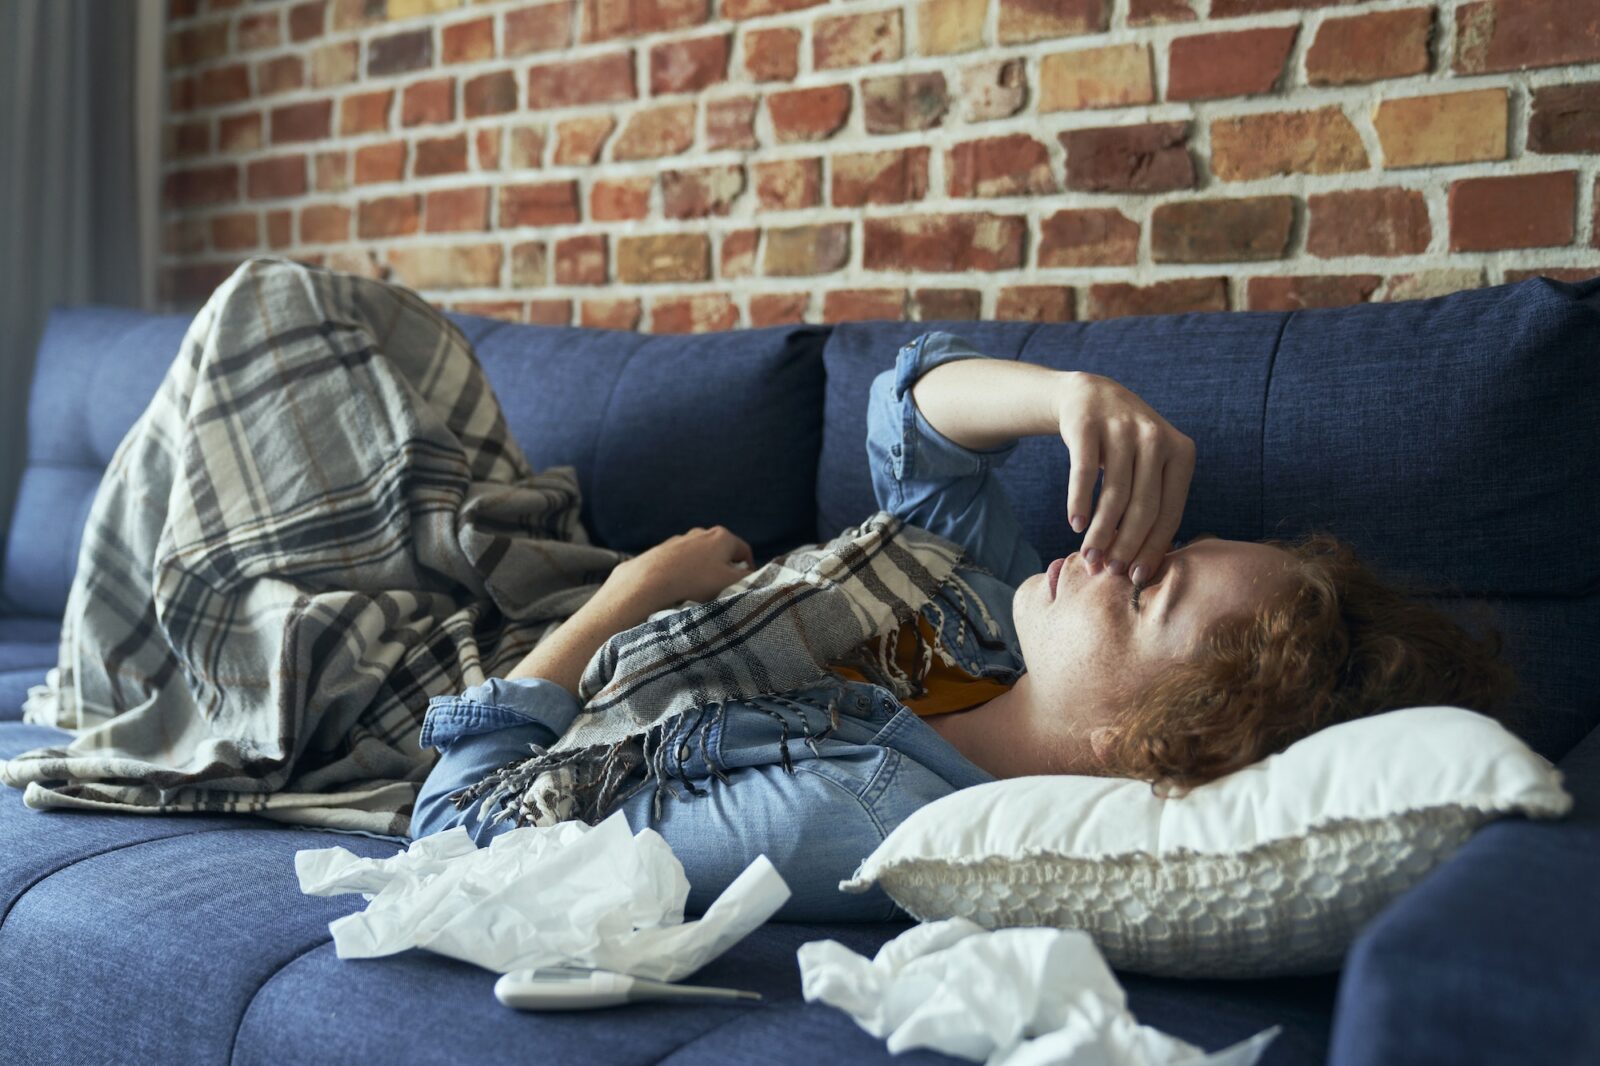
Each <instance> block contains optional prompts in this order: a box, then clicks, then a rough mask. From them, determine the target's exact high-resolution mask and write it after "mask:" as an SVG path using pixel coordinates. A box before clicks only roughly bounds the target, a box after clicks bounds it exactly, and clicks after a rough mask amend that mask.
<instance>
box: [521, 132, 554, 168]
mask: <svg viewBox="0 0 1600 1066" xmlns="http://www.w3.org/2000/svg"><path fill="white" fill-rule="evenodd" d="M549 137H550V130H549V127H547V126H515V127H513V128H512V130H511V168H512V169H513V170H537V169H538V168H540V167H542V166H544V146H545V142H546V141H547V140H549ZM557 162H559V160H557Z"/></svg>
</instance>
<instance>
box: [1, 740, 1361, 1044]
mask: <svg viewBox="0 0 1600 1066" xmlns="http://www.w3.org/2000/svg"><path fill="white" fill-rule="evenodd" d="M67 737H68V734H67V733H66V732H64V731H62V730H57V729H51V728H48V727H44V726H33V725H24V724H21V723H16V722H8V723H0V758H9V757H10V756H12V755H15V754H17V753H19V752H22V751H26V750H28V749H30V748H34V747H39V746H41V745H44V744H49V743H61V742H63V741H64V740H65V739H67ZM333 845H338V846H340V847H346V848H349V849H350V850H351V851H354V852H355V853H357V854H359V855H364V856H370V857H384V856H388V855H392V854H394V853H395V852H396V851H398V850H399V847H400V845H399V844H398V843H395V842H392V841H389V840H384V839H377V838H372V837H365V836H359V835H353V834H346V833H340V834H333V833H324V832H317V831H315V830H309V829H303V828H295V827H289V826H283V825H277V824H274V823H271V822H268V821H266V820H265V819H261V818H258V817H256V816H253V815H249V816H242V815H179V816H145V817H141V816H132V815H124V814H100V813H98V812H93V811H35V810H30V809H29V808H27V807H25V806H24V805H23V803H22V793H21V791H20V790H17V789H11V788H4V787H0V855H4V856H6V862H4V863H0V958H5V959H7V960H11V963H10V964H8V965H6V966H0V1017H3V1018H7V1019H10V1020H11V1028H10V1029H8V1030H7V1033H6V1036H7V1041H6V1044H7V1046H11V1047H26V1048H27V1049H28V1061H29V1062H30V1063H31V1064H35V1066H46V1064H53V1063H63V1064H65V1063H77V1062H84V1061H135V1060H138V1061H144V1060H149V1061H155V1060H157V1059H159V1060H161V1061H175V1062H177V1061H182V1062H233V1063H236V1064H245V1063H269V1062H270V1063H278V1062H325V1063H351V1064H356V1063H364V1062H375V1061H391V1062H406V1063H434V1062H437V1063H441V1064H442V1063H455V1062H463V1061H472V1062H483V1063H494V1062H506V1063H512V1062H524V1061H527V1059H528V1057H529V1055H530V1053H531V1051H530V1049H538V1057H539V1058H540V1059H541V1061H544V1060H548V1061H552V1062H563V1061H573V1062H575V1061H585V1062H637V1063H656V1062H672V1063H680V1064H682V1066H689V1064H690V1063H693V1064H694V1066H707V1064H713V1063H733V1062H748V1061H751V1058H752V1056H756V1057H759V1058H761V1059H762V1061H765V1062H771V1063H774V1064H776V1063H791V1062H792V1063H810V1062H818V1061H838V1062H859V1063H884V1064H886V1066H887V1064H890V1063H893V1064H895V1066H902V1064H905V1063H934V1062H939V1063H955V1062H959V1061H960V1060H957V1059H952V1058H948V1057H945V1056H941V1055H935V1054H932V1053H928V1052H916V1053H912V1054H910V1055H901V1056H891V1055H889V1053H888V1050H887V1048H886V1047H885V1045H884V1044H883V1042H882V1041H879V1040H875V1039H873V1038H871V1037H869V1036H868V1035H867V1034H866V1033H864V1032H863V1031H861V1030H860V1029H859V1028H858V1027H857V1026H856V1024H855V1023H854V1022H853V1021H852V1020H851V1019H850V1018H849V1016H848V1015H846V1014H844V1013H843V1012H842V1011H838V1010H835V1009H833V1008H831V1007H827V1006H824V1005H822V1004H807V1003H805V1002H804V1001H803V1000H802V997H801V994H800V975H799V967H798V964H797V963H796V961H795V951H796V950H797V949H798V948H799V946H800V944H802V943H804V942H806V941H808V940H816V939H823V938H832V939H835V940H839V941H840V942H841V943H844V944H845V945H846V946H848V947H850V948H851V949H852V950H855V951H859V952H862V953H865V954H869V955H870V954H872V953H873V952H875V951H876V950H877V948H878V947H879V946H881V945H882V944H883V943H884V942H886V941H888V940H889V939H891V938H893V937H894V936H897V935H898V934H900V933H901V932H903V931H904V930H905V929H906V923H903V922H899V923H884V924H880V925H810V924H800V923H796V924H789V923H769V924H767V925H765V926H763V927H762V928H760V929H758V930H756V932H755V933H753V934H751V935H750V936H749V937H747V938H746V939H745V940H743V941H741V942H740V943H739V944H737V945H735V947H734V948H733V949H732V950H731V951H730V952H729V953H728V954H727V955H725V956H723V957H722V958H720V959H718V960H717V961H715V962H714V963H712V964H711V965H710V966H708V967H707V968H706V969H704V970H703V971H701V972H700V973H698V974H696V975H695V976H694V977H693V978H691V980H692V981H695V982H698V983H704V984H712V985H723V986H730V987H737V988H752V989H756V990H758V991H760V992H762V993H763V994H764V996H765V1001H764V1002H762V1003H759V1004H753V1005H743V1004H741V1005H737V1006H729V1007H726V1008H724V1007H716V1008H713V1007H707V1006H695V1007H693V1008H691V1009H685V1008H681V1007H672V1006H663V1005H660V1004H639V1005H635V1006H629V1007H624V1008H619V1009H616V1010H610V1011H605V1012H599V1013H594V1014H584V1013H571V1014H536V1013H525V1012H518V1011H512V1010H508V1009H506V1008H505V1007H502V1006H500V1004H499V1003H498V1002H496V1001H495V998H494V993H493V989H494V977H495V975H494V974H493V973H491V972H490V971H487V970H483V969H480V968H478V967H476V966H472V965H470V964H468V963H464V962H460V961H458V960H455V959H450V958H446V957H444V956H442V955H437V954H434V953H432V952H425V951H405V952H401V953H400V954H397V955H392V956H387V957H384V958H377V959H343V960H341V959H339V958H338V957H337V955H336V954H335V952H334V948H333V943H332V937H331V935H330V934H329V932H328V928H327V926H328V923H329V922H331V921H333V920H335V919H336V918H339V917H342V916H343V915H345V914H351V913H354V912H356V911H358V910H361V909H363V908H365V906H366V901H364V900H363V899H362V898H361V897H360V896H359V895H358V894H354V893H350V894H346V895H341V896H307V895H304V894H303V893H302V892H301V891H300V888H299V881H298V879H297V877H296V874H295V870H294V853H295V852H296V851H298V850H300V849H302V848H323V847H329V846H333ZM1122 979H1123V980H1124V982H1125V986H1126V988H1127V991H1128V995H1129V1005H1130V1007H1131V1009H1132V1010H1133V1011H1134V1012H1135V1014H1136V1015H1137V1016H1138V1018H1139V1020H1140V1021H1141V1022H1144V1023H1146V1024H1149V1025H1155V1026H1157V1027H1158V1028H1162V1029H1165V1030H1167V1031H1169V1032H1172V1033H1173V1034H1174V1035H1176V1036H1180V1037H1182V1038H1183V1039H1185V1040H1189V1041H1191V1042H1193V1043H1197V1044H1200V1045H1202V1046H1204V1047H1206V1048H1208V1049H1212V1050H1215V1049H1216V1048H1220V1047H1222V1046H1225V1045H1227V1044H1231V1043H1233V1042H1235V1041H1237V1040H1240V1039H1243V1038H1244V1037H1246V1036H1249V1035H1251V1034H1252V1033H1255V1032H1257V1031H1259V1030H1260V1029H1262V1028H1264V1027H1266V1026H1268V1025H1282V1026H1283V1027H1284V1032H1283V1033H1282V1034H1281V1035H1280V1036H1279V1038H1278V1039H1277V1041H1275V1042H1274V1044H1273V1045H1272V1046H1271V1047H1270V1048H1269V1049H1268V1052H1267V1054H1266V1056H1265V1057H1263V1059H1262V1060H1261V1061H1262V1062H1263V1063H1266V1064H1269V1066H1270V1064H1280V1066H1286V1064H1292V1063H1317V1062H1321V1061H1322V1058H1323V1055H1324V1054H1325V1052H1326V1048H1327V1044H1328V1039H1329V1031H1330V1025H1331V1017H1332V1010H1333V994H1334V988H1335V986H1334V983H1333V981H1332V979H1330V978H1312V979H1295V980H1281V981H1227V982H1225V981H1216V982H1206V981H1195V982H1181V981H1164V980H1157V979H1152V978H1140V977H1132V976H1123V977H1122ZM152 1019H160V1023H159V1024H154V1023H153V1022H152Z"/></svg>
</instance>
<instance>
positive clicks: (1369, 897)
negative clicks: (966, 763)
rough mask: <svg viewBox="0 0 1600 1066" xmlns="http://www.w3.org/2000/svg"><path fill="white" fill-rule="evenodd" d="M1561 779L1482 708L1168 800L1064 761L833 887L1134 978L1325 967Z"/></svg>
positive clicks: (1330, 748) (1426, 712) (927, 817)
mask: <svg viewBox="0 0 1600 1066" xmlns="http://www.w3.org/2000/svg"><path fill="white" fill-rule="evenodd" d="M1561 780H1562V778H1561V773H1560V771H1559V770H1557V769H1556V768H1555V767H1554V766H1552V765H1551V764H1550V763H1549V762H1548V761H1547V760H1545V759H1544V758H1542V757H1541V756H1539V755H1538V754H1536V753H1535V752H1534V751H1533V750H1532V749H1530V748H1529V747H1528V746H1527V745H1526V744H1524V743H1523V742H1522V741H1521V740H1519V739H1518V738H1517V737H1515V736H1513V735H1512V734H1511V733H1510V732H1509V731H1507V730H1506V729H1505V727H1504V726H1502V725H1500V723H1498V722H1496V721H1495V720H1493V719H1492V718H1489V717H1487V716H1485V715H1482V714H1478V713H1477V712H1475V711H1469V710H1464V709H1462V708H1460V707H1413V708H1408V709H1406V710H1398V711H1389V712H1387V713H1384V714H1378V715H1373V716H1371V717H1368V718H1361V719H1357V720H1356V721H1353V722H1346V723H1344V724H1341V725H1337V726H1331V727H1329V728H1327V729H1324V730H1321V731H1320V732H1317V733H1314V734H1312V735H1311V736H1309V737H1307V738H1305V739H1304V740H1301V741H1299V742H1298V743H1296V744H1293V745H1292V746H1290V747H1289V748H1288V749H1286V750H1285V751H1283V752H1280V753H1279V754H1277V755H1272V756H1269V757H1267V758H1265V759H1263V760H1261V761H1260V762H1257V763H1254V764H1252V765H1250V766H1247V767H1245V768H1244V769H1242V770H1239V771H1236V772H1235V773H1232V774H1229V775H1228V776H1226V777H1222V778H1219V779H1217V780H1216V781H1212V782H1211V783H1209V784H1206V785H1202V786H1200V787H1198V788H1195V789H1193V790H1192V791H1191V792H1190V793H1189V794H1188V795H1187V796H1183V797H1178V798H1171V799H1161V798H1158V797H1157V796H1155V795H1153V794H1152V791H1151V788H1150V786H1149V784H1147V783H1146V782H1143V781H1135V780H1131V779H1128V778H1108V777H1078V776H1068V775H1049V776H1040V777H1017V778H1010V779H1007V780H1002V781H994V782H991V783H989V784H984V785H975V786H973V787H971V788H965V789H962V790H960V791H959V792H953V793H951V794H950V795H948V796H945V797H943V798H941V799H939V800H936V801H934V802H933V803H930V804H928V805H927V806H925V807H923V808H921V809H919V810H918V811H916V812H915V813H914V814H912V815H911V817H909V818H907V819H906V820H905V821H904V822H902V823H901V824H900V825H899V826H898V827H897V828H896V829H895V830H894V832H892V833H890V834H889V836H888V837H887V838H886V839H885V840H884V841H883V843H882V844H880V845H878V847H877V849H876V850H874V851H873V853H872V854H871V855H869V856H867V858H866V859H865V861H863V862H862V863H861V865H860V867H858V868H857V870H856V872H855V877H854V878H853V879H852V880H849V881H841V882H840V883H839V887H840V888H841V889H843V890H844V891H846V892H865V891H867V890H868V889H869V888H871V887H872V885H873V884H874V883H875V882H876V883H878V884H881V885H882V886H883V889H884V891H886V892H887V893H888V894H889V896H890V897H891V898H893V899H894V900H895V902H897V903H898V904H900V906H902V907H904V908H905V909H906V911H908V912H909V913H910V914H912V915H913V916H914V917H916V918H918V919H920V920H924V921H933V920H939V919H944V918H952V917H956V916H960V917H964V918H970V919H971V920H973V921H975V922H977V923H978V924H980V925H983V926H985V927H987V928H990V929H994V928H999V927H1003V926H1030V925H1042V926H1057V927H1061V928H1069V929H1083V930H1085V931H1087V932H1088V933H1089V934H1090V935H1092V936H1093V937H1094V939H1095V942H1096V943H1097V944H1098V945H1099V946H1100V949H1101V951H1102V952H1104V954H1105V956H1106V959H1107V960H1108V961H1109V962H1110V963H1111V965H1112V966H1113V967H1115V968H1117V969H1120V970H1127V971H1132V972H1137V973H1147V974H1157V975H1168V976H1181V977H1198V976H1206V977H1265V976H1272V975H1278V974H1307V973H1319V972H1326V971H1329V970H1336V969H1338V968H1339V966H1340V964H1341V962H1342V960H1343V958H1344V953H1345V950H1346V948H1348V947H1349V945H1350V942H1351V941H1352V939H1354V937H1355V935H1356V933H1357V932H1358V931H1359V930H1360V928H1361V926H1362V924H1363V923H1364V922H1366V921H1367V920H1368V919H1369V918H1371V917H1372V916H1373V915H1374V914H1376V913H1377V912H1378V911H1379V910H1380V909H1382V908H1383V907H1384V905H1385V904H1387V903H1388V902H1389V901H1390V900H1392V899H1394V898H1395V897H1396V896H1399V895H1400V894H1401V893H1402V892H1404V891H1405V890H1406V889H1408V888H1410V887H1411V886H1412V885H1413V884H1415V883H1416V882H1417V881H1418V880H1420V879H1421V878H1422V877H1423V875H1425V874H1426V873H1428V871H1430V870H1432V869H1433V868H1434V867H1435V866H1437V865H1439V863H1441V862H1443V861H1444V860H1445V858H1447V857H1448V856H1449V855H1450V854H1451V852H1453V851H1455V849H1456V848H1457V847H1459V846H1460V845H1461V844H1462V843H1463V842H1464V841H1465V840H1466V839H1467V837H1469V836H1471V835H1472V833H1473V831H1474V830H1476V829H1477V828H1478V827H1479V826H1480V825H1482V824H1483V823H1484V822H1486V821H1488V820H1489V819H1491V818H1495V817H1499V816H1501V815H1506V814H1513V813H1520V814H1527V815H1530V816H1533V817H1542V818H1551V817H1559V816H1561V815H1563V814H1565V813H1567V811H1568V810H1569V809H1571V807H1572V797H1571V796H1570V795H1568V794H1567V793H1566V791H1565V790H1564V789H1562V787H1561Z"/></svg>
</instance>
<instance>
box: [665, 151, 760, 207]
mask: <svg viewBox="0 0 1600 1066" xmlns="http://www.w3.org/2000/svg"><path fill="white" fill-rule="evenodd" d="M743 191H744V168H743V167H741V166H739V165H737V164H724V165H722V166H714V167H699V168H696V169H694V170H665V171H662V173H661V210H662V213H663V214H665V215H666V216H667V217H668V218H675V219H676V218H710V217H712V216H715V215H726V214H727V213H728V211H729V210H730V209H731V208H732V207H733V202H734V201H735V200H736V199H738V197H739V194H740V193H741V192H743Z"/></svg>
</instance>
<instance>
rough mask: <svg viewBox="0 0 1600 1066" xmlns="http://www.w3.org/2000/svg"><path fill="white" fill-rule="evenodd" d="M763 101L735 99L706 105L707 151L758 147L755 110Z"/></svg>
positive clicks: (711, 101) (743, 97) (713, 101)
mask: <svg viewBox="0 0 1600 1066" xmlns="http://www.w3.org/2000/svg"><path fill="white" fill-rule="evenodd" d="M759 100H760V98H759V97H755V96H735V97H731V98H729V99H726V100H707V101H706V145H705V147H706V151H708V152H715V151H718V150H720V149H723V148H754V147H755V146H756V106H757V104H758V103H759Z"/></svg>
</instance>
